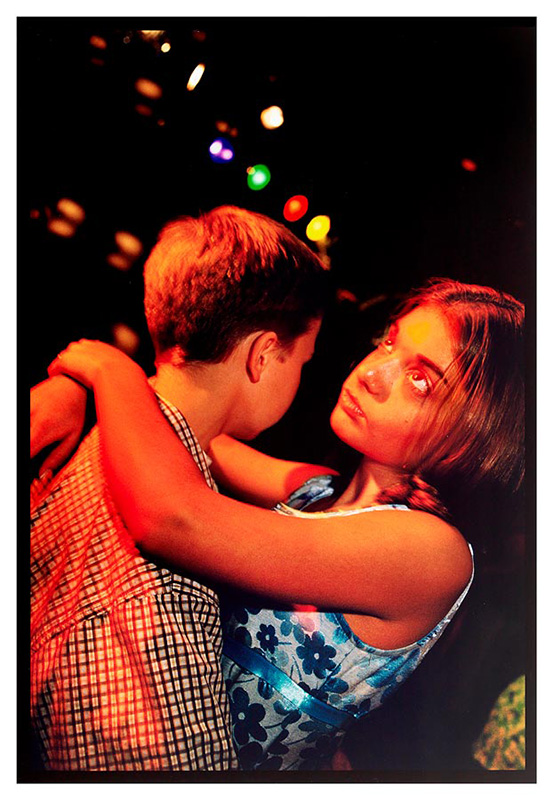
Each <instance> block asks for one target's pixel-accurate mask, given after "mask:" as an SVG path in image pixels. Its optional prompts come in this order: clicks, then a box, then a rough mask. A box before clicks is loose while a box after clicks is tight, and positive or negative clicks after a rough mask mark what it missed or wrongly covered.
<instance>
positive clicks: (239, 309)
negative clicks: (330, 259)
mask: <svg viewBox="0 0 552 800" xmlns="http://www.w3.org/2000/svg"><path fill="white" fill-rule="evenodd" d="M144 279H145V310H146V318H147V322H148V327H149V331H150V334H151V337H152V339H153V343H154V345H155V350H156V354H157V356H158V357H159V356H161V355H162V354H163V353H165V352H166V351H168V350H171V349H174V348H178V349H179V352H180V353H181V355H182V357H183V358H184V359H185V360H186V362H193V361H200V362H208V363H217V362H220V361H224V360H225V359H226V358H227V357H228V356H229V355H230V353H231V352H232V351H233V349H234V348H235V346H236V345H237V344H238V342H240V341H241V340H242V339H243V338H245V337H246V336H248V335H249V334H250V333H252V332H254V331H257V330H272V331H275V332H276V333H277V334H278V337H279V339H280V341H281V342H282V344H284V345H285V344H287V343H289V344H291V343H292V342H293V341H294V340H295V339H296V338H297V337H298V336H300V335H301V334H303V333H305V332H306V331H307V330H308V329H309V326H310V325H311V324H312V322H313V320H315V319H317V318H319V317H320V316H321V315H322V313H323V309H324V304H325V300H326V295H327V290H328V276H327V270H326V268H325V267H324V265H323V264H322V262H321V261H320V259H319V258H318V257H317V256H316V255H315V254H314V253H313V252H312V251H311V250H310V249H309V248H308V247H307V246H306V245H305V244H303V243H302V242H300V241H299V239H297V237H295V236H294V235H293V234H292V233H291V231H289V230H288V229H287V228H286V227H285V226H284V225H281V224H279V223H278V222H274V221H273V220H271V219H269V218H268V217H265V216H263V215H262V214H256V213H254V212H251V211H245V210H244V209H241V208H236V207H233V206H221V207H220V208H215V209H214V210H213V211H209V212H208V213H206V214H202V215H201V216H200V217H199V218H197V219H196V218H194V217H182V218H181V219H177V220H175V221H174V222H170V223H169V224H168V225H166V226H165V228H164V229H163V230H162V231H161V233H160V235H159V238H158V241H157V244H156V245H155V246H154V248H153V250H152V252H151V254H150V256H149V258H148V260H147V261H146V265H145V270H144Z"/></svg>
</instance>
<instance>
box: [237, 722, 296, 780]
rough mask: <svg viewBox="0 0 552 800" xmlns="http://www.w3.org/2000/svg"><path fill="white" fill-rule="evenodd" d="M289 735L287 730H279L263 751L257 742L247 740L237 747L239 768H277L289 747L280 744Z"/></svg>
mask: <svg viewBox="0 0 552 800" xmlns="http://www.w3.org/2000/svg"><path fill="white" fill-rule="evenodd" d="M288 735H289V731H287V730H283V731H281V732H280V733H279V734H278V736H277V737H276V739H275V740H274V741H273V742H272V744H271V745H270V746H269V747H268V750H267V752H266V753H265V752H264V750H263V748H262V747H261V745H260V744H259V743H258V742H249V744H246V745H245V747H240V748H238V759H239V762H240V767H241V769H244V770H253V769H259V770H279V769H280V767H281V766H282V762H283V758H282V756H285V755H286V754H287V753H288V752H289V747H286V746H285V745H284V744H282V742H283V740H284V739H286V738H287V737H288Z"/></svg>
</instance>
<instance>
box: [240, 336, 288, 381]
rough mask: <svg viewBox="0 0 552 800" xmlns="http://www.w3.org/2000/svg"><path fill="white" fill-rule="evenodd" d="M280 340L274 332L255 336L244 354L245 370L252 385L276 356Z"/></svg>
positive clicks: (259, 378) (258, 379)
mask: <svg viewBox="0 0 552 800" xmlns="http://www.w3.org/2000/svg"><path fill="white" fill-rule="evenodd" d="M279 350H280V340H279V338H278V334H277V333H275V332H274V331H263V332H262V333H258V334H256V335H255V336H254V337H253V338H252V339H251V342H250V345H249V349H248V351H247V354H246V361H245V368H246V370H247V375H248V377H249V380H250V381H251V382H252V383H258V382H259V381H260V380H261V377H262V374H263V372H264V370H265V369H266V367H267V366H268V364H269V363H270V361H271V360H272V359H273V358H274V357H275V356H276V355H278V352H279Z"/></svg>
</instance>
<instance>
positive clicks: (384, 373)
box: [359, 358, 400, 400]
mask: <svg viewBox="0 0 552 800" xmlns="http://www.w3.org/2000/svg"><path fill="white" fill-rule="evenodd" d="M399 373H400V364H399V361H398V359H397V358H372V359H368V361H367V362H366V364H365V365H363V366H362V367H361V369H360V374H359V377H360V380H361V382H362V383H363V384H364V386H365V387H366V389H367V390H368V391H369V392H370V394H373V395H375V396H376V397H378V398H379V399H381V400H385V398H386V397H387V396H388V395H389V392H390V391H391V388H392V387H393V384H394V382H395V381H396V379H397V377H398V375H399Z"/></svg>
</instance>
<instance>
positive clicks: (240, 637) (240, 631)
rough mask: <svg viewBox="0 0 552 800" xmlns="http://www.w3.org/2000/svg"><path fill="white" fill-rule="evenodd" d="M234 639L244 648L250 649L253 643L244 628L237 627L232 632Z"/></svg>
mask: <svg viewBox="0 0 552 800" xmlns="http://www.w3.org/2000/svg"><path fill="white" fill-rule="evenodd" d="M233 635H234V639H235V640H236V641H237V642H240V643H241V644H243V645H245V647H251V645H252V643H253V639H252V638H251V634H250V633H249V631H248V630H247V628H245V627H239V628H236V629H235V630H234V634H233Z"/></svg>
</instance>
